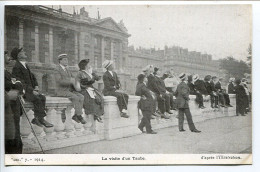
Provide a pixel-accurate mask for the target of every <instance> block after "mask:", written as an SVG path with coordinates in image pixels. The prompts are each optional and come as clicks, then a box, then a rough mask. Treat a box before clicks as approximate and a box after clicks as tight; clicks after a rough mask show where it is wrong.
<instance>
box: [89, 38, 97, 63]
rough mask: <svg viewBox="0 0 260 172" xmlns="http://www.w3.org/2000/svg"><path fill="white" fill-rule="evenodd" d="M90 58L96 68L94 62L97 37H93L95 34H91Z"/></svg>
mask: <svg viewBox="0 0 260 172" xmlns="http://www.w3.org/2000/svg"><path fill="white" fill-rule="evenodd" d="M89 58H90V61H92V63H93V66H94V61H95V35H93V34H90V43H89ZM97 66H98V65H97Z"/></svg>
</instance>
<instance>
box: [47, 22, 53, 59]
mask: <svg viewBox="0 0 260 172" xmlns="http://www.w3.org/2000/svg"><path fill="white" fill-rule="evenodd" d="M45 63H50V64H54V61H53V28H52V27H51V26H50V27H49V58H47V59H45Z"/></svg>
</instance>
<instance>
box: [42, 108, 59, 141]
mask: <svg viewBox="0 0 260 172" xmlns="http://www.w3.org/2000/svg"><path fill="white" fill-rule="evenodd" d="M46 120H47V121H49V122H51V123H52V122H54V121H55V110H54V109H53V108H50V109H48V111H47V116H46ZM44 131H45V133H46V136H44V138H45V140H46V141H53V140H57V138H56V137H55V135H54V134H55V133H54V127H50V128H44Z"/></svg>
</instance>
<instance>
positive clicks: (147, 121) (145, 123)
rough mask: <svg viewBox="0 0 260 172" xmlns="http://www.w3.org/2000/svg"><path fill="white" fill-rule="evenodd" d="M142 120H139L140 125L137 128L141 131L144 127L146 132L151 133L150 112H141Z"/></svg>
mask: <svg viewBox="0 0 260 172" xmlns="http://www.w3.org/2000/svg"><path fill="white" fill-rule="evenodd" d="M142 114H143V118H142V120H141V123H140V124H139V126H138V127H139V128H140V129H143V128H144V127H145V129H146V132H148V133H149V132H151V131H152V126H151V114H152V112H151V111H145V110H142Z"/></svg>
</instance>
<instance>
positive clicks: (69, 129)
mask: <svg viewBox="0 0 260 172" xmlns="http://www.w3.org/2000/svg"><path fill="white" fill-rule="evenodd" d="M72 108H73V107H72V106H68V107H67V109H66V111H65V113H66V121H65V131H66V134H65V135H66V136H67V137H76V135H75V129H74V124H73V122H72V119H71V117H72V116H71V109H72Z"/></svg>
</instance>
